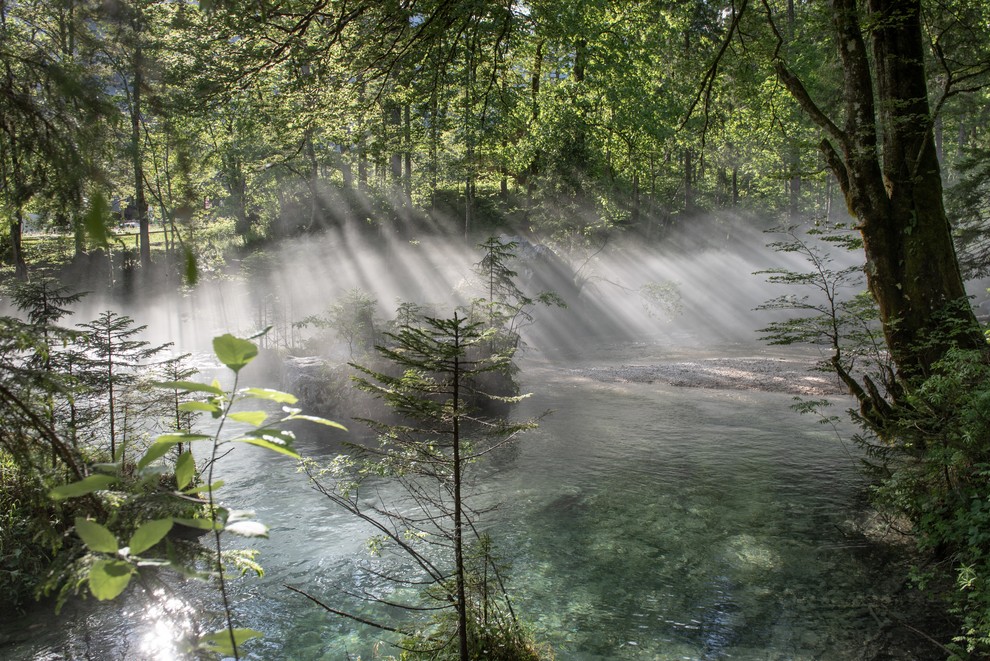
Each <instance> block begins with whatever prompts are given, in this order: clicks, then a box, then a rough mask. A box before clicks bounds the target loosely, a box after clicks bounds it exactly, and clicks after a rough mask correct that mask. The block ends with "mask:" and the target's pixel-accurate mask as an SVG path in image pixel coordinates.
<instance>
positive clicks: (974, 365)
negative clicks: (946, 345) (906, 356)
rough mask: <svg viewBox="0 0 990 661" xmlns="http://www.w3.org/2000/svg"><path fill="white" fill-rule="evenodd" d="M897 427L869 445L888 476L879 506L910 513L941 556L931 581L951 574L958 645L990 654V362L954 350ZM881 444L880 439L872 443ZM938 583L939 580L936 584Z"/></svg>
mask: <svg viewBox="0 0 990 661" xmlns="http://www.w3.org/2000/svg"><path fill="white" fill-rule="evenodd" d="M899 411H900V417H899V419H898V421H897V423H896V428H895V429H894V430H893V431H892V433H890V434H888V436H887V438H889V439H891V440H889V441H887V442H885V443H879V444H876V445H871V446H870V447H868V449H869V450H870V454H871V456H872V457H874V466H875V469H876V471H877V472H878V473H879V474H881V475H882V476H883V480H882V481H881V482H880V483H879V484H878V485H877V486H876V487H875V496H876V499H877V502H878V504H879V505H880V506H881V507H884V508H888V509H890V510H892V511H895V512H897V513H899V514H902V515H903V516H905V517H906V518H907V519H908V520H909V521H910V522H911V523H912V524H913V526H914V528H913V532H914V534H915V536H916V539H917V542H918V546H919V548H920V549H921V550H922V551H924V552H926V553H928V554H931V555H933V556H934V557H935V558H936V559H938V560H940V561H942V562H940V563H938V564H935V565H933V566H932V567H931V568H930V569H929V570H928V571H927V575H928V578H929V579H930V578H941V577H945V574H948V577H947V578H948V579H949V580H950V581H951V583H953V584H954V585H955V588H956V589H955V591H954V592H952V593H951V594H949V595H947V596H948V597H949V600H950V603H951V604H952V607H953V610H954V612H955V613H956V615H957V616H958V617H959V619H960V621H961V626H962V628H961V632H960V635H959V636H958V637H957V638H956V640H955V643H956V646H955V649H956V650H957V652H958V653H959V654H960V656H961V657H964V658H979V657H982V656H985V655H987V654H990V550H988V549H990V493H988V492H987V484H988V478H990V363H988V361H987V357H986V353H984V352H979V351H965V350H961V349H952V350H950V351H949V352H948V353H947V354H946V357H945V358H944V359H943V360H942V361H941V362H940V363H939V364H938V365H936V372H935V373H934V374H932V375H931V376H930V377H928V378H927V379H925V380H924V381H923V382H922V383H920V384H919V385H918V386H917V387H916V388H913V389H911V390H909V391H908V393H907V397H906V400H905V402H904V404H903V406H901V407H900V408H899ZM874 443H875V442H874ZM937 583H938V582H937V581H935V582H934V584H937Z"/></svg>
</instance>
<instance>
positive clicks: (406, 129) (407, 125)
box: [402, 102, 412, 209]
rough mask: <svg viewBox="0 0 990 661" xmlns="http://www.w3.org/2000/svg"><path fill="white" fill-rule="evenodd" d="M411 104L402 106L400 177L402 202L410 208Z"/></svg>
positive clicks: (407, 103)
mask: <svg viewBox="0 0 990 661" xmlns="http://www.w3.org/2000/svg"><path fill="white" fill-rule="evenodd" d="M411 105H412V104H410V103H409V102H406V104H405V105H404V107H403V113H404V115H403V124H404V125H403V135H402V142H403V151H402V155H403V160H404V161H405V174H404V175H403V178H402V184H403V191H402V192H403V193H404V200H403V201H404V203H405V205H406V206H407V207H408V208H409V209H412V109H411V108H410V106H411Z"/></svg>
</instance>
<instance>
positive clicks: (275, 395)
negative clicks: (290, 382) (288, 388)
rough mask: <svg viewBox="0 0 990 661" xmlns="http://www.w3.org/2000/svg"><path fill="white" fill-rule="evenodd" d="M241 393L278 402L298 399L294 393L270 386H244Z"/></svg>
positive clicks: (294, 401)
mask: <svg viewBox="0 0 990 661" xmlns="http://www.w3.org/2000/svg"><path fill="white" fill-rule="evenodd" d="M241 394H242V395H246V396H248V397H254V398H255V399H268V400H271V401H273V402H278V403H279V404H295V403H296V402H298V401H299V398H297V397H296V396H295V395H292V394H290V393H287V392H281V391H280V390H272V389H271V388H244V389H243V390H241Z"/></svg>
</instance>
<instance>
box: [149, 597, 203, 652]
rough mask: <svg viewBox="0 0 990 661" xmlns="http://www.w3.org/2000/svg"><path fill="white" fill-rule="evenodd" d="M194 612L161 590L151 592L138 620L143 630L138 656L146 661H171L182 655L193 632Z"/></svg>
mask: <svg viewBox="0 0 990 661" xmlns="http://www.w3.org/2000/svg"><path fill="white" fill-rule="evenodd" d="M195 615H196V611H195V609H194V608H193V607H192V606H191V605H190V604H188V603H187V602H186V601H184V600H182V599H180V598H179V597H177V596H175V595H171V594H168V593H167V592H166V590H165V589H164V588H157V589H155V590H154V591H153V592H152V595H151V599H150V600H149V601H148V602H147V606H146V608H145V609H144V610H143V611H142V612H141V613H140V619H141V621H142V622H143V623H144V625H145V626H146V627H147V630H146V632H145V633H144V634H143V635H142V637H141V642H140V646H139V652H140V655H141V658H142V659H148V661H173V660H174V659H177V658H179V657H180V656H181V655H182V653H183V649H182V648H183V647H185V645H184V644H183V643H184V641H185V640H186V639H188V638H189V636H190V635H191V633H192V631H193V618H194V616H195Z"/></svg>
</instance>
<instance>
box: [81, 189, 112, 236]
mask: <svg viewBox="0 0 990 661" xmlns="http://www.w3.org/2000/svg"><path fill="white" fill-rule="evenodd" d="M109 219H110V205H109V204H107V198H106V197H104V195H103V193H102V192H97V193H96V194H95V195H93V197H92V199H91V200H90V202H89V209H88V210H87V211H86V216H85V217H84V218H83V224H84V225H85V226H86V233H87V234H89V238H90V239H92V241H93V243H94V244H96V245H97V246H99V247H100V248H106V247H107V245H109V242H110V241H109V239H110V235H109V233H108V232H107V222H108V221H109Z"/></svg>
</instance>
